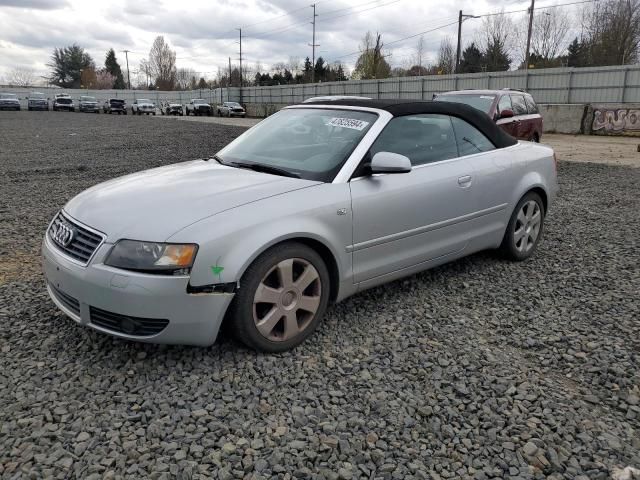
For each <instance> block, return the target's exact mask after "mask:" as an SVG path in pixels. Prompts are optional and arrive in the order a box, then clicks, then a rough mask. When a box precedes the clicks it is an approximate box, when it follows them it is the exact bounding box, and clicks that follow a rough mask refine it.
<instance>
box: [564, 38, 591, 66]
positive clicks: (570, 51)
mask: <svg viewBox="0 0 640 480" xmlns="http://www.w3.org/2000/svg"><path fill="white" fill-rule="evenodd" d="M586 53H587V48H586V45H585V44H584V43H583V42H581V41H579V40H578V38H577V37H576V38H574V39H573V42H571V43H570V44H569V47H567V65H568V66H569V67H584V66H586V65H587V58H586Z"/></svg>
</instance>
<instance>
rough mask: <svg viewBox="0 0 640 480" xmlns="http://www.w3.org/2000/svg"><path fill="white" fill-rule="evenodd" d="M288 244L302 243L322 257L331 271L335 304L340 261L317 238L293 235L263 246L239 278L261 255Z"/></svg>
mask: <svg viewBox="0 0 640 480" xmlns="http://www.w3.org/2000/svg"><path fill="white" fill-rule="evenodd" d="M286 243H301V244H303V245H306V246H307V247H309V248H311V249H312V250H313V251H315V252H316V253H317V254H318V255H320V257H321V258H322V260H323V261H324V263H325V265H326V267H327V270H328V271H329V282H330V283H329V287H330V293H329V300H330V301H331V302H335V300H336V299H337V298H338V292H339V287H340V269H339V267H338V261H337V260H336V257H335V255H334V254H333V252H332V250H331V249H330V248H329V246H328V245H327V244H326V243H325V242H323V241H322V240H320V239H319V238H317V237H315V236H310V235H300V234H298V235H292V236H291V237H286V238H280V239H278V240H275V241H273V242H270V243H267V244H265V245H263V246H262V247H261V248H260V249H258V250H256V251H255V252H254V253H253V255H252V256H251V257H250V258H249V259H248V261H246V262H245V264H244V265H243V266H242V268H241V269H240V271H239V272H238V278H242V276H243V275H244V273H245V272H246V270H247V268H249V266H250V265H251V264H252V263H253V262H254V261H255V260H256V259H257V258H258V257H259V256H260V255H262V254H263V253H265V252H267V251H269V250H271V249H272V248H276V247H278V246H280V245H283V244H286Z"/></svg>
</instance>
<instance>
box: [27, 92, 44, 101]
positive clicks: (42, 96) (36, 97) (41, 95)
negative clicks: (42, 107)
mask: <svg viewBox="0 0 640 480" xmlns="http://www.w3.org/2000/svg"><path fill="white" fill-rule="evenodd" d="M29 98H33V99H38V100H41V99H43V98H44V94H42V93H32V94H31V95H29Z"/></svg>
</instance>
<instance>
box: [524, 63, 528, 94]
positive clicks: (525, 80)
mask: <svg viewBox="0 0 640 480" xmlns="http://www.w3.org/2000/svg"><path fill="white" fill-rule="evenodd" d="M524 91H525V92H528V91H529V69H528V68H527V69H526V70H525V71H524Z"/></svg>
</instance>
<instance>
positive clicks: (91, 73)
mask: <svg viewBox="0 0 640 480" xmlns="http://www.w3.org/2000/svg"><path fill="white" fill-rule="evenodd" d="M80 88H87V89H89V88H96V71H95V69H93V68H91V67H86V68H83V69H81V70H80Z"/></svg>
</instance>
